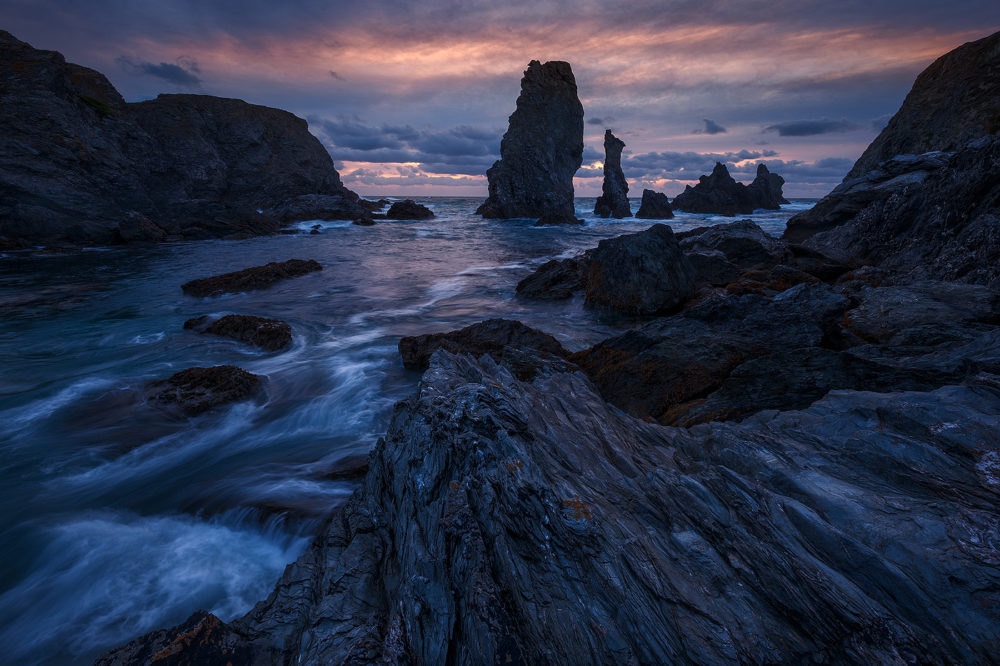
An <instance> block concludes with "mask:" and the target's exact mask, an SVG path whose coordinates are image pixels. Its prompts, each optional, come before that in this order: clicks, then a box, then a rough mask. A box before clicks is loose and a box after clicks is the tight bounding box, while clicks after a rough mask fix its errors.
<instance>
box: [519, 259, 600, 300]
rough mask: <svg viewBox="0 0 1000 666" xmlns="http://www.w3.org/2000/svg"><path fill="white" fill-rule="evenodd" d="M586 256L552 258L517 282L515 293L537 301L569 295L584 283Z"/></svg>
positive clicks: (567, 296) (557, 298)
mask: <svg viewBox="0 0 1000 666" xmlns="http://www.w3.org/2000/svg"><path fill="white" fill-rule="evenodd" d="M588 268H589V267H588V259H587V257H586V256H580V257H571V258H569V259H552V260H551V261H547V262H545V263H544V264H542V265H541V266H539V267H538V268H537V269H535V271H534V272H533V273H532V274H531V275H529V276H528V277H526V278H524V279H523V280H521V281H520V282H518V283H517V289H516V291H517V295H518V296H522V297H524V298H530V299H533V300H537V301H558V300H562V299H566V298H569V297H571V296H572V295H573V294H574V293H576V292H578V291H581V290H582V289H583V288H584V286H585V285H586V279H587V272H588Z"/></svg>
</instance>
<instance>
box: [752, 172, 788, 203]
mask: <svg viewBox="0 0 1000 666" xmlns="http://www.w3.org/2000/svg"><path fill="white" fill-rule="evenodd" d="M784 184H785V179H784V178H782V177H781V176H779V175H778V174H776V173H771V172H770V171H768V170H767V166H765V165H763V164H758V165H757V177H756V178H754V179H753V182H751V183H750V184H749V185H747V194H749V195H750V198H751V200H752V201H753V202H754V205H755V206H756V207H757V208H764V209H767V210H780V209H781V204H786V203H788V199H786V198H785V195H784V194H782V192H781V187H782V186H783V185H784Z"/></svg>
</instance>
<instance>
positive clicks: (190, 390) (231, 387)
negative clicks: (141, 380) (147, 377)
mask: <svg viewBox="0 0 1000 666" xmlns="http://www.w3.org/2000/svg"><path fill="white" fill-rule="evenodd" d="M262 381H263V380H262V378H261V377H260V376H259V375H255V374H253V373H250V372H247V371H246V370H244V369H242V368H237V367H236V366H235V365H216V366H214V367H211V368H188V369H187V370H181V371H180V372H177V373H174V374H173V375H171V376H170V377H168V378H167V379H164V380H161V381H156V382H153V383H151V384H150V385H149V386H148V387H147V389H146V393H147V397H148V399H149V400H150V401H152V402H155V403H159V404H161V405H168V406H176V407H178V408H179V409H180V410H182V411H183V412H184V413H185V414H187V415H188V416H195V415H198V414H201V413H202V412H205V411H208V410H209V409H212V408H213V407H218V406H219V405H225V404H228V403H231V402H239V401H241V400H246V399H247V398H250V397H252V396H253V395H254V394H255V393H256V392H257V391H258V389H259V388H260V387H261V384H262Z"/></svg>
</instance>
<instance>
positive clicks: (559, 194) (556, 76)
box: [476, 60, 583, 219]
mask: <svg viewBox="0 0 1000 666" xmlns="http://www.w3.org/2000/svg"><path fill="white" fill-rule="evenodd" d="M582 163H583V105H582V104H580V99H579V97H578V96H577V90H576V79H575V78H574V76H573V70H572V68H571V67H570V65H569V63H568V62H560V61H552V62H546V63H545V64H542V63H540V62H538V61H537V60H532V61H531V62H530V63H529V64H528V69H526V70H525V72H524V78H522V79H521V94H520V96H519V97H518V98H517V108H516V109H515V111H514V113H512V114H511V116H510V125H509V127H508V129H507V132H506V133H505V134H504V136H503V140H502V141H501V142H500V159H499V160H498V161H497V162H496V163H494V165H493V166H492V167H490V169H489V170H488V171H487V172H486V178H487V179H488V180H489V198H487V199H486V201H485V202H484V203H483V204H482V205H481V206H480V207H479V209H478V210H477V211H476V213H477V214H478V215H482V216H483V217H489V218H497V217H500V218H510V217H527V218H538V217H542V216H545V215H555V216H561V217H566V218H574V219H575V218H576V216H575V214H574V209H573V175H574V174H575V173H576V171H577V169H579V168H580V165H581V164H582Z"/></svg>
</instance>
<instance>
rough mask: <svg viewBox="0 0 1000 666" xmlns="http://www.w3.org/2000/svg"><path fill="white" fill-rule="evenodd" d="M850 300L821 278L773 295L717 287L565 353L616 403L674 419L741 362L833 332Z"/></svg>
mask: <svg viewBox="0 0 1000 666" xmlns="http://www.w3.org/2000/svg"><path fill="white" fill-rule="evenodd" d="M849 305H850V303H849V301H848V299H846V298H845V297H843V296H841V295H839V294H837V293H835V292H833V290H832V289H831V288H830V287H828V286H826V285H823V284H800V285H798V286H796V287H792V288H791V289H788V290H786V291H784V292H782V293H781V294H779V295H778V296H775V297H774V298H768V297H765V296H761V295H757V294H747V295H740V296H731V295H725V294H719V295H714V296H712V297H710V298H707V299H705V300H702V301H701V302H699V303H697V304H696V305H693V306H692V307H690V308H688V309H686V310H684V311H683V312H682V313H680V314H678V315H674V316H672V317H666V318H662V319H657V320H654V321H653V322H651V323H649V324H647V325H645V326H643V327H641V328H639V329H637V330H632V331H628V332H626V333H623V334H621V335H619V336H615V337H612V338H609V339H607V340H604V341H603V342H600V343H598V344H597V345H595V346H593V347H591V348H590V349H586V350H583V351H580V352H577V353H575V354H572V355H571V356H570V357H569V360H570V361H572V362H573V363H575V364H577V365H578V366H579V367H580V368H581V369H582V370H583V371H584V372H585V373H586V374H587V376H588V377H590V378H591V380H592V381H593V382H594V384H595V385H596V386H597V388H598V390H599V391H600V393H601V395H602V396H604V398H605V399H606V400H608V401H609V402H611V403H612V404H614V405H615V406H617V407H619V408H620V409H622V410H624V411H626V412H628V413H629V414H632V415H633V416H637V417H639V418H649V419H653V420H657V421H660V422H663V423H673V422H674V418H675V417H676V414H677V413H678V412H680V411H683V409H684V408H686V407H690V405H689V404H688V403H691V402H692V401H697V400H700V399H702V398H703V397H704V396H706V395H708V394H709V393H711V392H712V391H715V390H717V389H719V388H720V387H721V386H722V383H723V382H724V381H725V379H726V378H727V377H729V375H730V374H731V373H732V372H733V371H734V370H735V369H736V368H737V367H739V366H740V365H742V364H743V363H745V362H747V361H749V360H751V359H754V358H759V357H761V356H765V355H767V354H773V353H775V352H778V351H783V350H788V349H798V348H802V347H818V346H820V345H821V344H825V343H826V341H827V340H830V339H836V338H837V337H838V335H837V330H838V326H839V321H840V319H841V317H842V316H843V313H844V312H845V311H846V310H847V309H848V307H849Z"/></svg>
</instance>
